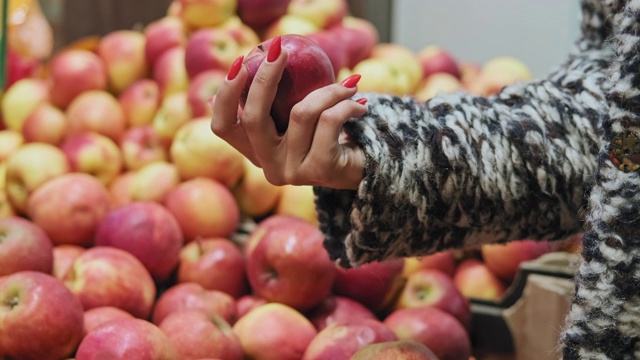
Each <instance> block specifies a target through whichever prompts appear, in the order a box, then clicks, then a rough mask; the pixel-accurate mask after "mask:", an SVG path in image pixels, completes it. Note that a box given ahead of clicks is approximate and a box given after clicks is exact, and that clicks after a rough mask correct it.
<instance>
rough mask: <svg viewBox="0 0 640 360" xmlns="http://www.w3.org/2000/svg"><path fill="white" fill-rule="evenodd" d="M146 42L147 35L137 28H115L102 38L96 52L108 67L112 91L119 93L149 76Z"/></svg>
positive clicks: (108, 77)
mask: <svg viewBox="0 0 640 360" xmlns="http://www.w3.org/2000/svg"><path fill="white" fill-rule="evenodd" d="M145 43H146V37H145V35H144V34H143V33H142V32H140V31H135V30H114V31H111V32H109V33H107V34H105V35H104V36H102V37H101V38H100V40H99V41H98V46H97V48H96V53H97V54H98V56H100V58H101V59H102V61H103V62H104V64H105V67H106V68H107V79H108V84H109V85H108V86H109V89H110V90H111V92H113V93H115V94H119V93H120V92H122V91H123V90H124V89H126V88H127V87H129V85H131V84H133V83H134V82H136V81H138V80H142V79H144V78H145V77H146V76H147V71H148V69H147V67H148V64H147V60H146V58H145Z"/></svg>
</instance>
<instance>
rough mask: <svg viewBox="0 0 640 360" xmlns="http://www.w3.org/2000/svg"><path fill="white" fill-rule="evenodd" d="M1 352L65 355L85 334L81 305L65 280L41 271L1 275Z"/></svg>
mask: <svg viewBox="0 0 640 360" xmlns="http://www.w3.org/2000/svg"><path fill="white" fill-rule="evenodd" d="M0 304H1V306H0V355H2V357H3V358H6V359H43V360H44V359H52V360H54V359H64V358H67V357H70V356H72V355H73V352H74V351H75V349H76V347H77V346H78V344H79V343H80V340H81V338H82V324H83V316H82V314H83V313H82V305H81V304H80V301H78V299H77V298H76V297H75V296H73V294H72V293H71V292H70V291H69V289H67V288H66V287H65V286H64V284H63V283H62V282H61V281H60V280H58V279H56V278H54V277H53V276H51V275H48V274H44V273H41V272H38V271H20V272H17V273H13V274H11V275H7V276H5V277H1V278H0Z"/></svg>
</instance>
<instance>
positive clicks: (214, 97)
mask: <svg viewBox="0 0 640 360" xmlns="http://www.w3.org/2000/svg"><path fill="white" fill-rule="evenodd" d="M215 100H216V96H215V95H213V96H212V97H210V98H209V99H208V100H207V103H209V106H213V102H214V101H215Z"/></svg>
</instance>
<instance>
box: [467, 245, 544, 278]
mask: <svg viewBox="0 0 640 360" xmlns="http://www.w3.org/2000/svg"><path fill="white" fill-rule="evenodd" d="M480 252H481V254H482V260H483V261H484V263H485V265H487V267H488V268H489V270H491V272H493V273H494V274H496V275H498V276H499V277H500V278H502V279H504V280H507V281H512V280H513V279H514V278H515V277H516V274H517V273H518V270H520V264H522V263H523V262H525V261H530V260H535V259H537V258H539V257H540V256H542V255H544V254H546V253H549V252H551V244H550V243H549V242H548V241H535V240H518V241H510V242H508V243H506V244H485V245H482V246H481V247H480Z"/></svg>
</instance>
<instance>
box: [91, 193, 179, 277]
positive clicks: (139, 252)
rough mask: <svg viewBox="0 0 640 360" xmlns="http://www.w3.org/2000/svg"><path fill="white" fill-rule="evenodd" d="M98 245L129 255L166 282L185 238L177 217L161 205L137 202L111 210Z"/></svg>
mask: <svg viewBox="0 0 640 360" xmlns="http://www.w3.org/2000/svg"><path fill="white" fill-rule="evenodd" d="M95 244H96V246H111V247H115V248H118V249H122V250H125V251H127V252H129V253H130V254H132V255H134V256H135V257H136V258H137V259H138V260H140V261H141V262H142V264H143V265H144V266H145V267H146V268H147V270H148V271H149V273H150V274H151V276H152V277H153V278H154V279H155V280H156V281H164V280H166V279H167V278H168V277H169V276H170V275H171V273H172V271H173V270H174V269H175V268H176V267H177V265H178V260H179V254H180V249H181V247H182V244H183V237H182V232H181V231H180V226H179V225H178V222H177V221H176V219H175V217H174V216H173V215H171V213H170V212H169V211H168V210H167V209H165V208H164V207H163V206H162V205H160V204H158V203H155V202H150V201H146V202H145V201H137V202H132V203H130V204H126V205H123V206H120V207H118V208H115V209H112V210H111V211H110V212H109V213H108V214H107V215H106V216H105V217H104V218H103V219H102V221H101V222H100V224H99V225H98V229H97V230H96V235H95Z"/></svg>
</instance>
